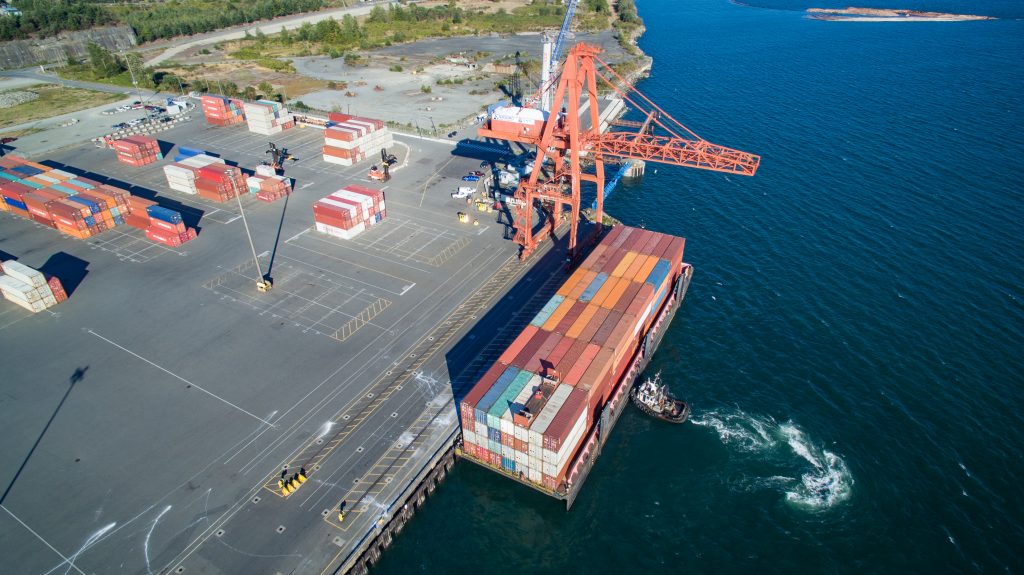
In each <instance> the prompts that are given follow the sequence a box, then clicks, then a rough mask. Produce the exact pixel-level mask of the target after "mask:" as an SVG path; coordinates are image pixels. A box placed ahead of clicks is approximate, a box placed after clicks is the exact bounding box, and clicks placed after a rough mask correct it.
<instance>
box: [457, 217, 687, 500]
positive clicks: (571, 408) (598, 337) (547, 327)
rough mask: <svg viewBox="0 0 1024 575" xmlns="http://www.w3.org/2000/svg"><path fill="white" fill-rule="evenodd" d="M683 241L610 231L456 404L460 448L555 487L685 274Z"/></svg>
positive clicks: (631, 231) (631, 230) (523, 477)
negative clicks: (459, 420) (458, 414)
mask: <svg viewBox="0 0 1024 575" xmlns="http://www.w3.org/2000/svg"><path fill="white" fill-rule="evenodd" d="M684 247H685V240H684V239H683V238H679V237H674V236H669V235H665V234H660V233H656V232H650V231H647V230H641V229H636V228H628V227H624V226H617V227H615V228H614V229H612V231H611V232H609V234H608V235H607V236H605V238H604V239H603V240H602V241H601V243H600V244H598V246H597V247H596V248H595V249H594V251H593V252H592V253H591V254H590V256H589V257H588V258H587V259H586V260H585V261H584V262H583V264H581V266H580V267H579V268H578V269H577V270H576V271H575V272H573V274H572V275H571V276H570V277H569V279H568V280H567V281H566V282H565V283H564V284H563V285H562V287H561V288H559V290H558V291H557V292H556V294H555V295H554V296H553V297H552V298H551V299H550V300H549V301H548V302H547V303H546V305H544V307H543V308H542V309H541V310H540V312H539V313H538V314H537V315H536V316H535V317H534V318H533V320H532V321H531V322H530V325H528V326H527V327H526V328H524V329H523V331H522V332H521V333H520V334H519V336H518V337H517V338H516V339H515V341H513V343H512V344H511V345H510V346H509V348H508V349H506V350H505V352H504V353H503V354H502V355H501V357H500V358H498V361H497V362H495V363H494V365H493V366H492V367H491V368H490V369H489V370H488V371H487V373H486V374H484V376H483V377H482V378H481V379H480V381H479V382H477V384H476V385H475V386H474V387H473V389H472V390H471V391H470V392H469V394H468V395H467V396H466V397H465V398H464V399H463V400H462V402H461V403H460V410H459V411H460V418H461V422H462V431H463V446H464V452H465V453H466V454H467V455H468V456H470V457H472V458H474V459H476V460H477V461H480V462H483V463H486V464H488V465H490V466H492V467H496V468H500V469H502V470H504V471H506V472H508V473H512V474H514V475H516V476H517V477H519V478H520V479H521V480H523V481H527V482H530V483H532V484H534V485H537V486H539V487H542V488H544V489H546V490H549V491H551V490H557V489H560V488H561V487H562V486H563V484H564V483H565V482H566V481H567V480H569V477H567V474H568V473H569V470H570V466H571V464H572V462H573V461H574V459H575V457H576V455H577V452H578V450H579V448H580V446H581V445H582V444H583V442H584V439H585V438H586V437H587V436H588V435H589V433H590V431H591V429H592V427H593V425H594V421H595V419H596V418H597V417H599V416H600V413H601V410H602V409H603V408H604V405H605V403H606V402H607V401H608V399H609V398H610V397H611V396H612V394H613V392H615V390H616V389H617V388H618V384H619V381H620V380H621V378H622V377H623V376H624V375H625V373H626V369H627V368H628V367H629V365H630V363H631V362H632V361H633V358H634V355H635V354H636V352H637V350H638V349H639V346H640V344H641V342H642V341H643V338H644V337H645V336H646V334H647V331H648V329H649V328H650V327H651V325H652V323H653V322H654V320H655V319H656V318H657V317H658V316H659V314H660V312H661V310H662V309H663V306H664V304H665V302H666V301H667V296H668V294H669V293H671V291H672V289H673V286H674V285H675V283H676V280H677V279H678V277H679V275H680V274H681V273H682V261H683V248H684Z"/></svg>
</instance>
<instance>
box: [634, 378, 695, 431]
mask: <svg viewBox="0 0 1024 575" xmlns="http://www.w3.org/2000/svg"><path fill="white" fill-rule="evenodd" d="M629 397H630V399H632V400H633V403H634V404H635V405H636V406H637V407H638V408H640V411H642V412H644V413H646V414H647V415H650V416H651V417H654V418H657V419H661V420H662V421H668V422H670V423H683V422H685V421H686V419H687V418H688V417H690V405H689V404H687V403H686V402H685V401H683V400H681V399H676V398H674V397H672V396H671V395H669V393H668V390H667V389H666V387H665V384H664V383H661V372H660V371H659V372H658V373H656V374H655V375H654V379H653V380H652V379H651V378H649V377H648V378H647V380H646V381H644V382H643V383H642V384H640V385H638V386H636V387H634V388H633V390H632V391H631V392H630V394H629Z"/></svg>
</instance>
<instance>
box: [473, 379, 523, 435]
mask: <svg viewBox="0 0 1024 575" xmlns="http://www.w3.org/2000/svg"><path fill="white" fill-rule="evenodd" d="M517 375H519V368H517V367H512V366H509V367H508V369H506V370H505V372H504V373H502V374H501V375H500V376H498V380H497V381H495V382H494V385H492V386H491V389H489V390H487V393H485V394H484V396H483V397H481V398H480V401H478V402H477V403H476V408H475V409H474V410H473V416H474V417H475V418H476V420H477V421H480V422H486V421H487V412H488V410H490V409H491V406H493V405H494V402H495V401H496V400H497V399H498V398H499V397H501V394H502V393H503V392H504V391H505V389H507V388H508V386H509V384H510V383H512V380H514V379H515V378H516V376H517Z"/></svg>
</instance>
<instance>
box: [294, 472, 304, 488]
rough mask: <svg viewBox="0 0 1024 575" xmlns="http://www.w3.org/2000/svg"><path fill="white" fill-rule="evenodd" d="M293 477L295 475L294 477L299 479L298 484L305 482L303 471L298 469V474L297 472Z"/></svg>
mask: <svg viewBox="0 0 1024 575" xmlns="http://www.w3.org/2000/svg"><path fill="white" fill-rule="evenodd" d="M295 477H296V478H298V480H299V485H301V484H303V483H305V482H306V476H305V474H303V473H302V472H301V471H300V472H299V474H298V475H296V476H295Z"/></svg>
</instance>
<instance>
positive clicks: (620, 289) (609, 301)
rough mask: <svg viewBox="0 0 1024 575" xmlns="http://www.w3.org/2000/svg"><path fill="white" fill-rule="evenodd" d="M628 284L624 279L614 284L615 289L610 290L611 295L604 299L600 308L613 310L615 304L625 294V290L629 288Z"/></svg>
mask: <svg viewBox="0 0 1024 575" xmlns="http://www.w3.org/2000/svg"><path fill="white" fill-rule="evenodd" d="M630 283H632V282H630V281H629V280H628V279H626V278H619V282H618V283H617V284H615V288H614V289H613V290H612V293H610V294H608V297H606V298H605V299H604V301H603V302H602V303H601V307H606V308H609V309H612V308H614V307H615V304H617V303H618V302H619V300H620V299H621V298H622V294H624V293H626V288H627V287H629V284H630Z"/></svg>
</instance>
